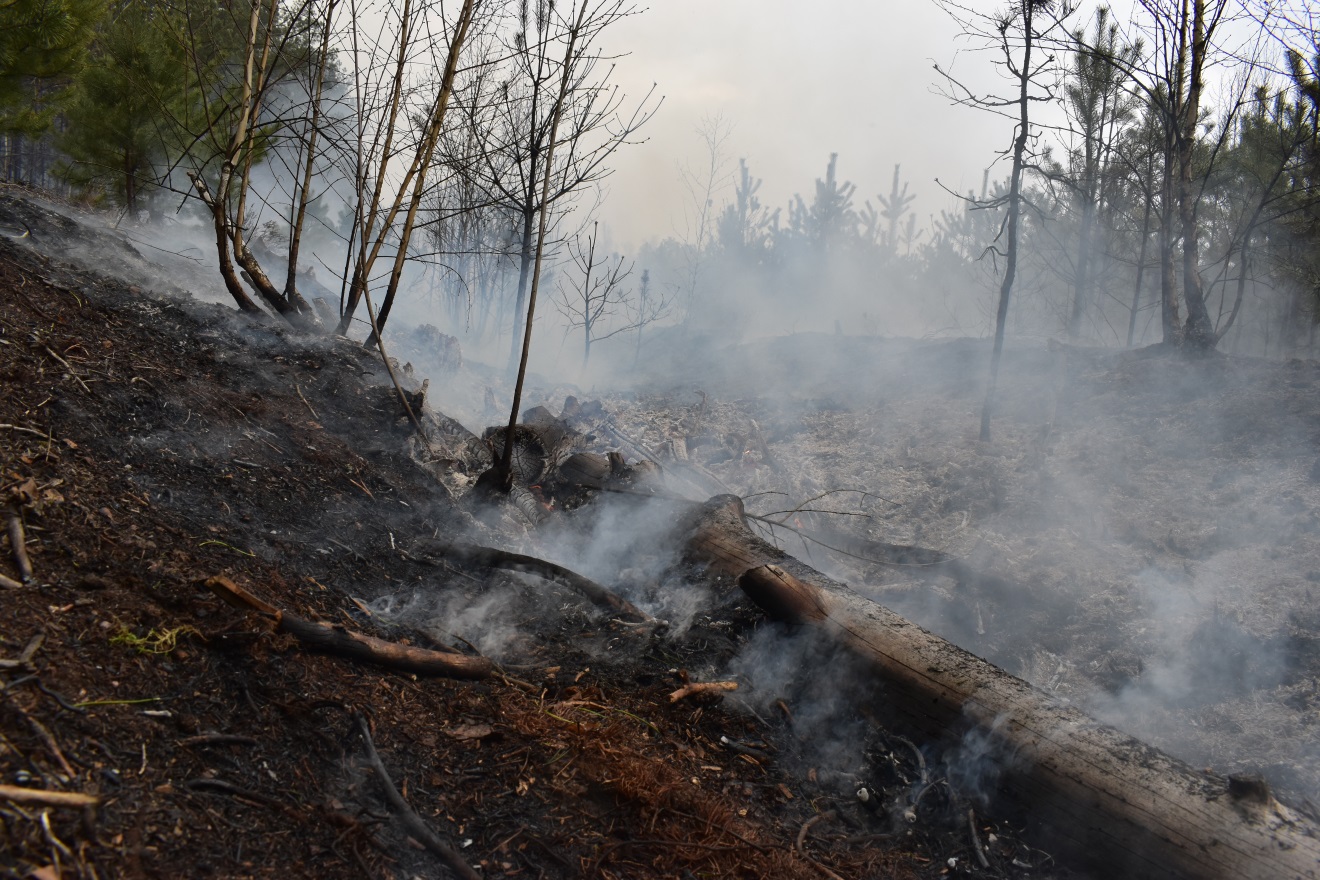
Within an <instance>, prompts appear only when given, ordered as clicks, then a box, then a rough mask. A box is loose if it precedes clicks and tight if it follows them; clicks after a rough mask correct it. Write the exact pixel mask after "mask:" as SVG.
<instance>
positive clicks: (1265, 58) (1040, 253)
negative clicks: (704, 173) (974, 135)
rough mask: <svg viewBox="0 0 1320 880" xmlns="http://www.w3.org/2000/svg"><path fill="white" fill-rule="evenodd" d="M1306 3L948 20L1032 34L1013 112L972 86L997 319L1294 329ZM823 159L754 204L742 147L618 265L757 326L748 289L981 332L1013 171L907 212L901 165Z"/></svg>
mask: <svg viewBox="0 0 1320 880" xmlns="http://www.w3.org/2000/svg"><path fill="white" fill-rule="evenodd" d="M1028 9H1033V19H1032V22H1031V24H1027V17H1026V16H1025V15H1024V13H1025V11H1026V10H1028ZM1230 11H1236V15H1235V17H1234V18H1233V20H1231V21H1229V20H1228V18H1227V16H1228V15H1229V13H1230ZM1304 12H1305V10H1304V8H1303V9H1302V10H1301V11H1299V13H1298V14H1297V15H1296V16H1292V17H1289V16H1286V15H1284V14H1283V13H1282V12H1280V11H1279V9H1278V6H1277V4H1276V5H1275V6H1273V7H1270V8H1269V9H1265V8H1262V9H1261V10H1259V11H1258V14H1257V15H1256V16H1255V17H1252V16H1249V15H1247V14H1246V13H1245V12H1243V11H1242V10H1241V8H1240V7H1232V9H1230V7H1229V5H1228V4H1227V3H1226V2H1210V0H1188V2H1186V3H1172V2H1168V3H1166V2H1156V0H1144V2H1142V3H1139V4H1138V5H1137V7H1136V13H1135V18H1134V20H1133V21H1131V22H1125V23H1123V24H1122V25H1120V24H1119V23H1118V22H1117V21H1116V20H1115V18H1114V14H1113V12H1112V11H1111V10H1110V9H1109V8H1108V7H1105V6H1103V5H1101V6H1097V7H1092V9H1091V12H1090V19H1089V21H1086V22H1085V25H1084V26H1078V25H1074V24H1072V23H1071V22H1072V21H1073V20H1076V19H1077V18H1079V17H1080V15H1079V13H1078V12H1077V11H1075V10H1073V9H1070V8H1065V7H1061V6H1056V5H1055V4H1051V3H1041V2H1040V0H1034V2H1028V0H1014V2H1012V3H1010V5H1009V6H1008V7H1007V8H1006V9H1005V10H1002V11H1001V12H999V13H994V14H991V15H988V16H986V17H984V18H983V19H973V20H971V21H969V22H965V23H964V27H965V28H968V29H969V31H973V32H975V33H978V34H979V35H980V36H981V37H982V38H984V40H985V42H986V44H987V45H989V46H991V47H992V48H998V49H1000V50H1002V52H1003V53H1004V54H1003V56H1002V57H1004V58H1005V59H1006V60H1007V61H1010V62H1019V63H1020V62H1021V61H1022V59H1023V57H1024V56H1023V50H1024V48H1025V45H1026V42H1027V41H1026V39H1025V36H1026V34H1025V32H1024V30H1023V29H1024V27H1030V28H1032V31H1031V34H1032V37H1033V42H1034V43H1035V45H1036V46H1037V47H1038V51H1037V53H1036V55H1035V56H1034V57H1033V58H1032V59H1031V61H1030V62H1029V63H1030V64H1031V69H1030V70H1025V69H1024V68H1022V67H1021V66H1018V67H1016V68H1011V69H1015V70H1018V71H1019V72H1024V76H1025V78H1026V84H1027V86H1028V87H1029V88H1028V98H1027V100H1028V103H1029V105H1030V111H1031V112H1030V118H1029V119H1027V121H1026V122H1025V124H1024V123H1023V122H1022V121H1021V120H1020V119H1019V117H1018V98H1019V96H1020V94H1021V93H1020V92H1019V86H1020V85H1022V82H1021V81H1020V80H1019V79H1017V78H1015V77H1014V76H1013V75H1012V74H1009V75H1008V76H1007V80H1008V83H1009V85H1010V88H1009V89H1008V90H1006V92H1005V94H1004V96H1003V97H1002V99H995V98H993V97H991V98H989V99H986V98H985V96H984V95H983V94H981V93H977V94H976V96H975V97H976V100H977V101H980V102H981V103H980V106H982V109H988V110H991V111H992V112H997V113H999V114H1000V115H1002V116H1005V117H1006V118H1007V119H1008V120H1009V124H1011V125H1012V126H1013V137H1012V138H1006V146H1005V149H1004V151H1003V153H1002V154H1001V155H1002V157H1003V159H1004V166H1005V172H1004V173H1005V174H1006V173H1007V171H1008V170H1009V168H1008V166H1011V164H1012V161H1011V160H1012V158H1013V152H1014V148H1015V147H1016V146H1017V141H1018V137H1019V136H1021V139H1022V140H1021V147H1022V151H1023V154H1022V158H1021V161H1022V172H1023V176H1022V180H1021V182H1020V192H1019V193H1018V195H1017V198H1018V200H1019V208H1020V224H1019V226H1020V228H1019V229H1018V231H1017V241H1016V243H1015V244H1014V246H1013V249H1012V251H1013V253H1012V255H1013V256H1015V257H1016V259H1015V261H1014V262H1015V265H1014V275H1015V278H1014V279H1013V284H1012V295H1013V300H1012V302H1013V307H1012V309H1011V310H1010V311H1009V312H1008V314H1007V330H1008V332H1009V333H1011V334H1018V335H1039V336H1062V337H1066V338H1070V339H1073V340H1079V341H1085V342H1089V343H1093V344H1094V343H1099V344H1106V345H1129V346H1130V345H1137V344H1146V343H1152V342H1165V343H1167V344H1169V345H1171V346H1175V347H1184V346H1186V347H1188V348H1192V349H1205V348H1213V347H1215V346H1219V345H1223V346H1226V347H1227V348H1228V349H1230V350H1233V351H1240V352H1244V353H1253V354H1262V355H1270V356H1284V355H1291V354H1296V353H1299V352H1304V351H1310V350H1312V348H1313V346H1314V344H1315V341H1316V332H1315V330H1316V324H1317V318H1320V140H1318V137H1317V130H1318V126H1317V121H1318V119H1320V85H1318V84H1317V83H1318V81H1320V80H1318V76H1317V74H1318V71H1320V48H1318V47H1317V42H1316V41H1317V35H1316V32H1315V30H1314V28H1311V27H1309V26H1308V25H1307V22H1308V21H1309V20H1310V19H1308V18H1307V17H1306V16H1305V14H1304ZM1070 17H1071V18H1070ZM1064 19H1068V21H1065V20H1064ZM978 29H979V30H978ZM1230 37H1231V40H1232V42H1231V43H1230ZM1297 47H1300V48H1297ZM1005 68H1006V69H1009V68H1008V66H1007V65H1005ZM1207 70H1213V72H1214V76H1215V79H1214V81H1213V83H1211V84H1207V76H1208V74H1207V72H1206V71H1207ZM941 79H942V77H941ZM948 85H949V89H948V91H949V94H950V97H951V98H953V100H954V101H955V102H957V103H967V104H974V102H973V101H972V100H970V99H969V96H971V95H972V94H973V92H972V91H971V90H970V89H963V87H962V86H963V84H961V83H958V82H956V81H949V83H948ZM1210 85H1213V88H1210ZM839 168H840V159H839V157H838V156H830V157H829V160H828V162H827V163H826V167H825V169H824V174H823V176H822V177H820V178H818V179H817V180H816V181H815V184H814V186H813V187H812V188H811V189H810V190H809V191H808V192H807V193H806V194H802V195H797V196H794V197H793V198H792V199H791V200H790V201H789V202H788V203H787V204H786V205H784V206H782V207H774V208H771V207H770V206H768V205H766V204H764V203H763V202H762V200H761V197H760V190H761V184H762V181H761V180H760V179H758V178H757V177H756V176H755V175H754V174H753V170H752V169H751V168H750V167H749V165H748V163H747V162H746V161H742V162H740V163H739V166H738V168H737V171H736V173H735V174H733V175H732V177H733V181H732V183H731V186H730V189H731V190H732V192H731V194H730V195H729V197H728V198H727V200H726V201H725V203H724V205H723V207H722V210H721V211H720V212H719V213H718V214H717V216H716V218H715V221H714V223H713V234H712V235H711V237H710V238H709V239H708V240H707V241H705V242H703V243H702V244H700V246H699V245H698V238H697V237H696V236H695V235H691V234H688V235H685V236H675V237H672V238H669V239H666V240H664V241H661V242H658V243H655V244H653V245H651V246H650V247H648V248H647V249H645V250H644V251H643V252H642V253H640V254H639V255H638V257H637V262H638V265H639V266H644V267H647V268H649V269H650V271H651V277H652V278H653V279H655V280H656V282H657V283H659V284H661V285H667V286H668V287H669V288H670V289H673V290H674V291H675V292H676V294H677V295H678V299H679V301H680V302H682V303H685V304H690V306H691V311H690V313H689V319H690V320H697V321H698V323H699V324H701V325H702V326H710V327H722V328H726V329H737V328H740V327H746V326H750V325H755V323H756V321H757V319H758V311H759V310H758V309H757V308H756V307H755V304H756V303H758V302H767V301H768V302H770V303H774V304H775V305H776V306H777V307H778V311H777V315H779V316H787V317H788V320H789V321H790V323H791V321H792V320H793V318H794V317H795V316H796V317H799V318H800V319H801V320H802V321H803V323H804V324H807V323H809V322H814V324H815V325H817V326H819V325H820V324H821V320H822V317H826V318H829V319H830V320H831V321H832V320H837V321H839V322H840V324H841V326H842V327H845V328H847V329H849V330H852V331H856V330H861V331H863V332H880V333H898V334H910V333H913V332H934V333H944V334H947V333H972V334H982V333H988V332H993V330H994V328H995V318H996V312H997V306H998V294H999V292H1000V290H1001V286H1002V282H1003V281H1004V279H1005V274H1006V268H1007V265H1008V263H1009V258H1010V248H1009V242H1008V217H1009V214H1010V208H1011V204H1012V199H1013V198H1014V196H1013V192H1012V181H1011V179H1008V178H994V177H992V176H991V175H990V174H989V173H987V176H986V179H985V181H984V183H983V184H982V186H981V187H980V189H979V190H977V191H970V192H965V193H962V194H960V196H961V198H960V199H959V200H958V201H957V203H956V206H955V207H954V208H952V209H949V210H943V211H940V212H939V213H938V214H936V215H934V216H927V217H922V216H920V215H919V213H918V210H917V208H918V206H917V204H916V203H915V197H916V194H915V193H913V192H910V191H909V184H908V183H907V182H905V181H904V180H903V178H902V175H901V169H900V168H899V166H895V167H894V169H893V183H892V185H891V187H890V188H889V191H888V192H881V193H877V194H874V195H871V196H869V197H867V196H866V195H863V194H860V193H859V192H858V190H857V187H856V186H855V185H854V184H852V183H850V182H848V181H847V180H846V178H844V177H843V176H842V175H841V172H840V170H839ZM1009 177H1010V178H1011V176H1009ZM932 188H933V187H932ZM935 194H936V195H939V193H935ZM921 195H922V196H923V197H927V196H929V195H931V193H929V192H923V193H921ZM697 249H700V250H701V251H702V253H701V254H700V255H697V254H695V253H694V251H695V250H697ZM693 265H699V266H700V267H701V271H700V273H698V274H697V275H695V276H694V273H693V272H692V271H691V267H692V266H693ZM698 288H699V289H698Z"/></svg>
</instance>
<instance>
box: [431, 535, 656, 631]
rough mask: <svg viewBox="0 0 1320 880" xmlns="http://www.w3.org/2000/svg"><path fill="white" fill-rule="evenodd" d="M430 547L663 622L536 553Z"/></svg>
mask: <svg viewBox="0 0 1320 880" xmlns="http://www.w3.org/2000/svg"><path fill="white" fill-rule="evenodd" d="M426 547H427V549H428V550H431V551H433V552H435V553H437V554H438V555H440V556H443V557H445V558H448V559H455V560H459V561H462V562H465V563H468V564H471V565H486V566H489V567H491V568H500V569H504V570H505V571H519V572H523V573H525V574H533V575H536V576H537V577H540V578H544V579H546V580H551V581H555V582H556V583H561V584H563V585H565V586H567V587H572V588H573V589H575V590H577V591H578V592H579V593H581V594H582V595H583V596H586V597H587V599H589V600H590V601H591V603H592V604H593V605H595V606H596V607H598V608H604V609H606V610H608V611H611V612H613V613H614V614H617V615H619V616H621V617H628V618H631V619H632V620H634V621H636V622H638V623H643V624H647V625H648V626H656V625H659V624H661V623H662V621H659V620H657V619H656V618H654V617H652V616H651V615H649V614H647V613H646V612H645V611H643V610H641V609H640V608H638V607H637V606H636V605H634V604H633V603H631V602H629V601H628V600H627V599H625V598H623V597H622V596H620V595H618V594H617V593H615V592H613V591H612V590H610V589H609V588H607V587H605V586H602V585H601V584H598V583H596V582H595V581H593V580H591V579H590V578H588V577H585V576H583V575H580V574H578V573H577V572H575V571H572V570H570V569H567V568H564V567H563V566H562V565H557V564H555V563H553V562H548V561H546V560H544V559H538V558H537V557H535V556H526V555H524V554H522V553H512V552H510V551H508V550H497V549H495V548H494V547H481V546H478V545H475V544H444V543H438V542H428V543H427V545H426Z"/></svg>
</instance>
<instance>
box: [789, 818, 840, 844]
mask: <svg viewBox="0 0 1320 880" xmlns="http://www.w3.org/2000/svg"><path fill="white" fill-rule="evenodd" d="M838 815H839V814H838V813H836V812H834V811H833V810H826V811H825V812H823V813H817V814H816V815H814V816H812V817H811V818H810V819H808V820H807V821H806V822H803V823H802V828H801V829H800V830H799V831H798V835H797V840H796V841H795V842H794V844H793V847H794V849H796V850H797V851H798V852H799V853H801V852H802V845H803V844H805V843H806V842H807V832H808V831H810V830H811V826H813V825H815V824H816V823H817V822H833V821H834V820H835V819H836V818H837V817H838Z"/></svg>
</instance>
